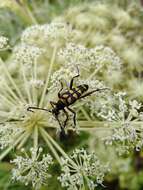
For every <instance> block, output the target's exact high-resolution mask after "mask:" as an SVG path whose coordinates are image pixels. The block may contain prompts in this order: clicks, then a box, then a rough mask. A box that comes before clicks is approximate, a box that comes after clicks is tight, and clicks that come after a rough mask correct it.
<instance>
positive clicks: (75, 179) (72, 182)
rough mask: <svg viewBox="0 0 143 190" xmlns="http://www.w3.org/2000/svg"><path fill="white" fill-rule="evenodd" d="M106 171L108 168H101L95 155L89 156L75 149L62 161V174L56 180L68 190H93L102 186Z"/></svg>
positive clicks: (81, 150) (85, 152)
mask: <svg viewBox="0 0 143 190" xmlns="http://www.w3.org/2000/svg"><path fill="white" fill-rule="evenodd" d="M108 170H109V168H108V166H107V165H106V166H105V165H104V166H103V165H102V164H101V163H100V161H99V160H98V158H97V156H96V155H95V153H91V154H89V153H87V151H86V150H85V149H76V150H75V151H74V152H73V154H72V155H71V156H70V157H69V158H67V159H62V172H63V173H62V174H61V176H60V177H58V179H59V180H60V182H61V184H62V186H63V187H66V188H67V189H68V190H72V189H78V190H81V189H83V188H85V189H86V188H88V189H89V190H94V189H95V187H96V186H97V185H98V184H100V185H102V182H103V179H104V175H105V173H106V172H107V171H108Z"/></svg>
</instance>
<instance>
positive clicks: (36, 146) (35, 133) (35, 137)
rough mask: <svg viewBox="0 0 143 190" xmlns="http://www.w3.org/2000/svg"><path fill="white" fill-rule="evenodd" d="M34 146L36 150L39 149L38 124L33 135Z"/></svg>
mask: <svg viewBox="0 0 143 190" xmlns="http://www.w3.org/2000/svg"><path fill="white" fill-rule="evenodd" d="M33 145H34V146H33V147H34V149H35V150H38V127H37V125H36V126H35V128H34V137H33Z"/></svg>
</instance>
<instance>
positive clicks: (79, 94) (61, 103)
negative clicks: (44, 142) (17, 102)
mask: <svg viewBox="0 0 143 190" xmlns="http://www.w3.org/2000/svg"><path fill="white" fill-rule="evenodd" d="M79 76H80V75H79V70H78V74H77V75H76V76H74V77H73V78H72V79H71V81H70V86H69V89H67V90H66V91H65V92H63V93H62V90H63V83H62V82H60V83H61V89H60V91H59V92H58V98H59V99H58V101H57V102H53V101H50V104H51V106H52V109H51V110H48V109H44V108H39V107H28V108H27V110H28V111H32V110H33V109H39V110H43V111H48V112H51V113H52V114H53V115H54V117H55V118H56V120H57V121H58V123H59V125H60V127H61V131H62V132H63V133H64V128H65V127H66V124H67V121H68V119H69V115H68V112H67V111H66V110H65V108H67V109H68V110H69V111H70V112H72V113H73V121H74V125H75V126H76V112H75V111H74V110H72V109H71V108H70V107H69V106H70V105H72V104H74V103H75V102H76V101H77V100H79V99H82V98H85V97H86V96H89V95H91V94H93V93H94V92H97V91H101V90H106V89H108V88H102V89H95V90H92V91H90V92H87V91H88V88H89V86H88V85H87V84H82V85H79V86H76V88H74V87H73V82H74V79H75V78H76V77H79ZM60 111H63V112H64V113H65V115H66V119H65V121H64V124H63V125H62V124H61V122H60V120H59V117H58V116H59V113H60ZM32 112H33V111H32Z"/></svg>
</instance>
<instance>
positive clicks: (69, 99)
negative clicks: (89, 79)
mask: <svg viewBox="0 0 143 190" xmlns="http://www.w3.org/2000/svg"><path fill="white" fill-rule="evenodd" d="M87 90H88V85H79V86H78V87H77V88H73V89H71V90H69V91H66V92H64V93H63V94H61V97H60V100H61V101H62V102H63V103H64V104H65V106H68V105H71V104H73V103H74V102H75V101H76V100H78V99H79V98H80V96H81V95H82V94H83V93H84V92H85V91H87Z"/></svg>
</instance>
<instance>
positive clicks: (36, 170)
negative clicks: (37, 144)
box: [11, 148, 52, 189]
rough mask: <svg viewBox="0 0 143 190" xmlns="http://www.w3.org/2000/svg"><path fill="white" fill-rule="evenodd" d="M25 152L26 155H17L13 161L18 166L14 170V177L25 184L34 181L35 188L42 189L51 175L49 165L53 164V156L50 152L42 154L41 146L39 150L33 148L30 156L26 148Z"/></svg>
mask: <svg viewBox="0 0 143 190" xmlns="http://www.w3.org/2000/svg"><path fill="white" fill-rule="evenodd" d="M23 152H24V153H25V156H26V157H22V156H17V157H16V158H15V159H14V160H13V161H11V163H13V164H14V165H15V166H16V168H14V169H13V170H12V175H13V177H12V179H13V180H17V181H20V182H22V183H24V184H25V185H28V184H30V183H32V186H33V187H34V188H35V189H40V187H41V186H42V185H43V184H46V183H47V179H48V178H49V177H51V175H50V174H48V170H49V165H51V164H52V157H51V156H50V155H49V154H47V155H45V154H42V148H39V150H36V149H34V148H31V150H30V152H31V156H28V154H27V153H26V152H25V151H24V150H23ZM41 154H42V156H41Z"/></svg>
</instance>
